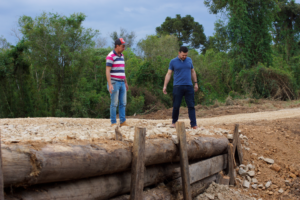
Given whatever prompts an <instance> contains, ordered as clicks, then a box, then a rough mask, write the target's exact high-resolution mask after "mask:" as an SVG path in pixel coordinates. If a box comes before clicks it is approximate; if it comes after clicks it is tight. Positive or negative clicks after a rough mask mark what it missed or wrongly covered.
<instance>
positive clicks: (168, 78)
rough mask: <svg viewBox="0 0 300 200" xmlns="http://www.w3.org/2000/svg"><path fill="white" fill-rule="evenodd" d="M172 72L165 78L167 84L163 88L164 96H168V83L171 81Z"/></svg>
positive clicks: (169, 71)
mask: <svg viewBox="0 0 300 200" xmlns="http://www.w3.org/2000/svg"><path fill="white" fill-rule="evenodd" d="M172 72H173V71H172V70H170V69H169V70H168V72H167V74H166V77H165V83H164V88H163V93H164V94H167V86H168V83H169V81H170V79H171V76H172Z"/></svg>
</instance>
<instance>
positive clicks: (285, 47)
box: [273, 0, 300, 61]
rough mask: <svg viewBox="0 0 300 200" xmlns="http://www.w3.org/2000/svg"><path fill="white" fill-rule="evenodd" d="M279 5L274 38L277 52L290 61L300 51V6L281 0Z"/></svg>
mask: <svg viewBox="0 0 300 200" xmlns="http://www.w3.org/2000/svg"><path fill="white" fill-rule="evenodd" d="M278 5H279V8H280V11H279V12H278V14H277V17H276V18H275V21H274V22H273V27H274V34H273V35H274V36H273V38H274V42H275V47H276V49H277V51H278V52H279V53H281V54H282V55H283V56H284V58H285V60H287V61H290V59H291V57H293V56H295V55H296V54H297V53H299V50H300V48H299V45H300V41H299V39H300V4H297V3H295V1H294V0H291V1H288V0H280V1H279V3H278Z"/></svg>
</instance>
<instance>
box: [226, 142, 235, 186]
mask: <svg viewBox="0 0 300 200" xmlns="http://www.w3.org/2000/svg"><path fill="white" fill-rule="evenodd" d="M227 155H228V176H229V178H230V180H229V184H230V185H235V183H236V182H235V176H234V157H233V145H232V144H230V143H229V144H228V154H227Z"/></svg>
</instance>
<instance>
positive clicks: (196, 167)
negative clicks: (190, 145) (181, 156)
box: [173, 154, 227, 184]
mask: <svg viewBox="0 0 300 200" xmlns="http://www.w3.org/2000/svg"><path fill="white" fill-rule="evenodd" d="M226 168H227V154H223V155H219V156H215V157H212V158H209V159H206V160H202V161H200V162H196V163H194V164H191V165H189V171H190V184H192V183H195V182H197V181H199V180H202V179H204V178H206V177H209V176H211V175H213V174H216V173H218V172H220V171H222V170H223V169H226ZM179 177H181V173H180V169H179V168H175V169H174V173H173V178H174V179H177V178H179Z"/></svg>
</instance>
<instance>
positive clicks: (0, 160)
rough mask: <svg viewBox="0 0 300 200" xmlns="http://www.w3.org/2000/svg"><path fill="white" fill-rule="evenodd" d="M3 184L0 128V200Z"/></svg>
mask: <svg viewBox="0 0 300 200" xmlns="http://www.w3.org/2000/svg"><path fill="white" fill-rule="evenodd" d="M3 189H4V185H3V171H2V151H1V130H0V200H4V191H3Z"/></svg>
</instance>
